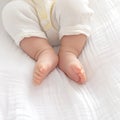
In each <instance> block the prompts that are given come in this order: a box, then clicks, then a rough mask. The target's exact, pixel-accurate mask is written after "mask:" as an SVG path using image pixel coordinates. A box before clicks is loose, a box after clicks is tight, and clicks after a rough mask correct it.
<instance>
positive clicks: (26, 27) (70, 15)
mask: <svg viewBox="0 0 120 120" xmlns="http://www.w3.org/2000/svg"><path fill="white" fill-rule="evenodd" d="M92 13H93V11H92V10H91V9H90V8H89V7H88V2H87V0H76V1H75V0H56V3H55V5H54V9H53V11H52V20H53V24H54V25H55V27H56V28H57V30H56V29H54V28H51V30H48V31H43V29H42V28H41V26H40V24H39V20H38V17H37V15H36V11H35V9H34V8H33V7H32V6H31V5H30V4H28V3H27V2H26V1H24V0H13V1H11V2H10V3H8V4H7V5H6V6H5V7H4V9H3V12H2V18H3V25H4V27H5V30H6V31H7V32H8V34H9V35H10V36H11V37H12V38H13V40H15V43H16V44H17V45H19V43H20V41H21V40H23V39H24V38H25V37H31V36H35V37H42V38H46V39H48V40H49V42H50V44H51V45H57V44H59V40H60V39H61V38H62V37H63V36H64V35H77V34H85V35H86V36H89V35H90V26H89V22H90V18H91V15H92Z"/></svg>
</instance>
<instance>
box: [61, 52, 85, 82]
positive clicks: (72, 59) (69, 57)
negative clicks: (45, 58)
mask: <svg viewBox="0 0 120 120" xmlns="http://www.w3.org/2000/svg"><path fill="white" fill-rule="evenodd" d="M59 68H60V69H61V70H62V71H63V72H64V73H66V75H67V76H68V77H69V78H70V79H72V80H74V81H76V82H77V83H80V84H82V83H84V82H85V81H86V76H85V72H84V69H83V67H82V65H81V63H80V61H79V60H78V58H77V57H76V55H74V54H73V53H72V52H69V51H64V50H63V51H62V52H60V53H59Z"/></svg>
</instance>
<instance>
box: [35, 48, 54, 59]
mask: <svg viewBox="0 0 120 120" xmlns="http://www.w3.org/2000/svg"><path fill="white" fill-rule="evenodd" d="M50 52H51V53H52V52H53V53H54V50H53V48H52V47H45V48H43V49H39V50H38V51H37V52H36V53H35V55H34V58H35V60H36V61H37V60H38V59H39V57H40V56H41V54H48V53H50Z"/></svg>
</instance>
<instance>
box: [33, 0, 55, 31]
mask: <svg viewBox="0 0 120 120" xmlns="http://www.w3.org/2000/svg"><path fill="white" fill-rule="evenodd" d="M31 1H32V3H33V6H34V9H35V10H36V13H37V16H38V18H39V23H40V25H41V27H42V28H43V30H44V31H47V30H49V29H51V28H52V26H54V24H53V22H51V21H52V19H51V17H52V10H53V5H54V3H55V0H53V4H52V6H51V9H50V19H51V21H50V20H49V18H48V15H47V11H46V8H45V3H44V1H43V0H31ZM43 23H44V25H43ZM54 28H55V27H54Z"/></svg>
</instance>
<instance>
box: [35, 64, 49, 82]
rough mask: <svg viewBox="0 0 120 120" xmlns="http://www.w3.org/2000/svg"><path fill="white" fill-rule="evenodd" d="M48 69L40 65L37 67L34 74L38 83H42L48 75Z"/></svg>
mask: <svg viewBox="0 0 120 120" xmlns="http://www.w3.org/2000/svg"><path fill="white" fill-rule="evenodd" d="M47 73H48V70H47V68H45V67H43V66H40V67H36V68H35V71H34V74H33V81H34V82H35V83H36V84H40V83H41V82H42V80H43V79H44V78H45V77H46V76H47Z"/></svg>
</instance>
